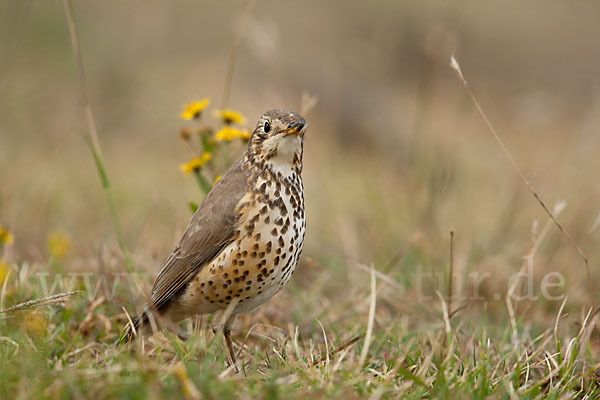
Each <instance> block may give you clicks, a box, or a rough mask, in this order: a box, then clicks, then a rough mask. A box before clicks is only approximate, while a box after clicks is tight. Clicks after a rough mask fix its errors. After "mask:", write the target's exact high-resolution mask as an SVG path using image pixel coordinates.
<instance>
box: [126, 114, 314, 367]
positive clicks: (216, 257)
mask: <svg viewBox="0 0 600 400" xmlns="http://www.w3.org/2000/svg"><path fill="white" fill-rule="evenodd" d="M305 131H306V123H305V121H304V118H303V117H302V116H301V115H299V114H298V113H295V112H291V111H287V110H279V109H277V110H271V111H268V112H266V113H265V114H264V115H263V116H262V117H261V118H260V119H259V120H258V124H257V125H256V128H255V129H254V132H253V133H252V135H251V137H250V140H249V142H248V147H247V150H246V152H245V154H244V155H243V156H242V157H241V158H240V159H239V160H238V161H237V162H236V163H235V164H233V166H232V167H231V168H230V169H229V171H228V172H227V173H226V174H225V175H223V177H222V178H221V179H220V180H219V181H218V182H217V183H216V184H215V186H214V187H213V189H212V190H211V191H210V193H209V194H208V195H207V196H206V198H205V199H204V201H203V202H202V204H201V205H200V207H199V208H198V210H197V211H196V213H195V214H194V216H193V217H192V219H191V221H190V223H189V225H188V227H187V229H186V230H185V233H184V234H183V237H182V238H181V241H180V242H179V244H178V245H177V246H176V247H175V249H174V250H173V252H172V253H171V255H170V256H169V257H168V258H167V261H166V263H165V265H164V267H163V268H162V270H161V271H160V273H159V274H158V277H157V278H156V281H155V282H154V287H153V289H152V293H151V296H150V301H149V302H148V304H147V305H146V307H145V309H144V311H143V312H142V313H141V314H140V315H139V316H138V317H137V318H136V319H135V321H134V322H133V327H135V330H136V331H141V332H146V333H148V332H151V331H150V330H149V327H150V325H151V323H150V322H154V321H155V320H163V321H164V320H166V321H167V322H178V321H180V320H182V319H185V318H187V317H190V316H193V315H198V314H213V313H216V312H218V311H220V312H223V310H227V312H228V315H225V318H226V321H225V323H224V326H223V334H224V337H225V340H226V344H227V349H228V352H229V356H230V358H231V360H230V361H231V362H232V363H233V364H234V365H235V354H234V352H233V346H232V342H231V336H230V331H231V326H232V324H233V321H234V319H235V315H236V314H238V313H242V312H249V311H251V310H253V309H255V308H256V307H257V306H259V305H261V304H263V303H265V302H266V301H267V300H269V299H270V298H271V297H273V295H275V294H276V293H277V292H279V290H280V289H281V288H282V287H283V286H284V285H285V284H286V283H287V282H288V281H289V279H290V277H291V275H292V273H293V272H294V269H295V268H296V264H297V262H298V258H299V257H300V252H301V251H302V244H303V242H304V232H305V228H306V219H305V214H304V193H303V185H302V177H301V172H302V152H303V140H304V133H305ZM153 317H155V318H153ZM151 319H152V320H153V321H150V320H151ZM133 327H132V326H131V324H128V325H127V326H126V328H125V330H124V332H123V335H122V337H121V340H120V342H126V341H129V340H131V339H132V338H133V337H134V329H133Z"/></svg>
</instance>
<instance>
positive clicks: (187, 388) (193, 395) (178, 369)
mask: <svg viewBox="0 0 600 400" xmlns="http://www.w3.org/2000/svg"><path fill="white" fill-rule="evenodd" d="M175 376H176V377H177V380H178V381H179V383H180V384H181V391H182V392H183V397H184V398H186V399H199V398H201V396H200V392H199V391H198V389H197V388H196V385H194V382H192V380H191V379H190V377H189V376H188V374H187V371H186V370H185V367H184V366H183V364H181V363H179V364H178V365H176V366H175Z"/></svg>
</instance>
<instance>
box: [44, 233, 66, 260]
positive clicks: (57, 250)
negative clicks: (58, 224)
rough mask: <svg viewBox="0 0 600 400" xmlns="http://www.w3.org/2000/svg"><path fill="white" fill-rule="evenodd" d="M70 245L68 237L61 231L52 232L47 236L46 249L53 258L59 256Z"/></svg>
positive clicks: (64, 252)
mask: <svg viewBox="0 0 600 400" xmlns="http://www.w3.org/2000/svg"><path fill="white" fill-rule="evenodd" d="M70 247H71V241H70V240H69V237H68V236H67V235H65V234H64V233H61V232H54V233H52V234H50V235H49V236H48V251H49V252H50V254H51V255H52V257H54V258H61V257H62V256H64V255H65V254H66V253H67V251H69V248H70Z"/></svg>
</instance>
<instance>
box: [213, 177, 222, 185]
mask: <svg viewBox="0 0 600 400" xmlns="http://www.w3.org/2000/svg"><path fill="white" fill-rule="evenodd" d="M222 176H223V175H219V176H217V177H216V178H215V181H214V182H213V185H214V184H215V183H217V182H219V179H221V177H222Z"/></svg>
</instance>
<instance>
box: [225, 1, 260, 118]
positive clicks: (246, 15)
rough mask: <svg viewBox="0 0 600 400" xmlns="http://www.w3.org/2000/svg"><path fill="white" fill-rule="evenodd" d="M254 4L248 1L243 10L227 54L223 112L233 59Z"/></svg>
mask: <svg viewBox="0 0 600 400" xmlns="http://www.w3.org/2000/svg"><path fill="white" fill-rule="evenodd" d="M255 4H256V0H249V1H248V4H247V5H246V9H245V10H244V17H243V19H242V25H241V26H240V28H239V30H238V32H237V35H236V36H235V40H234V42H233V45H232V46H231V53H230V54H229V63H228V64H227V75H226V76H225V86H224V87H223V97H222V100H221V109H222V110H224V109H226V108H227V105H228V104H229V95H230V94H231V83H232V81H233V71H234V69H235V59H236V58H237V52H238V48H239V47H240V44H241V42H242V34H243V33H244V31H245V30H246V23H247V22H248V19H249V18H250V13H251V12H252V9H253V8H254V5H255Z"/></svg>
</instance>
